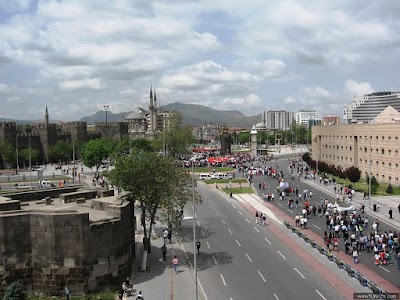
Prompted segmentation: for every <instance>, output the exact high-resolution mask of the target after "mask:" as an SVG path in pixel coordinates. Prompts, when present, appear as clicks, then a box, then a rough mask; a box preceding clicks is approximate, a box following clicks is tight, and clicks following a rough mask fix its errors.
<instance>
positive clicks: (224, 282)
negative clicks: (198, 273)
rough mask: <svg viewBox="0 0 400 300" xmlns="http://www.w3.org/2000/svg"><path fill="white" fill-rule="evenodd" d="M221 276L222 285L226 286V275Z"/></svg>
mask: <svg viewBox="0 0 400 300" xmlns="http://www.w3.org/2000/svg"><path fill="white" fill-rule="evenodd" d="M219 275H220V276H221V279H222V283H223V284H224V285H226V281H225V278H224V275H222V274H219Z"/></svg>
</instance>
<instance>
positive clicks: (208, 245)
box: [206, 241, 211, 249]
mask: <svg viewBox="0 0 400 300" xmlns="http://www.w3.org/2000/svg"><path fill="white" fill-rule="evenodd" d="M206 244H207V247H208V249H211V247H210V244H209V243H208V242H207V241H206Z"/></svg>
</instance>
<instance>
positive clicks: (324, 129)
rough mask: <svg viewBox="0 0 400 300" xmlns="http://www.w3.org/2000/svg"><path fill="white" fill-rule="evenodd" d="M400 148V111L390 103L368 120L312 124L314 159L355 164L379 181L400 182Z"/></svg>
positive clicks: (364, 173) (342, 165)
mask: <svg viewBox="0 0 400 300" xmlns="http://www.w3.org/2000/svg"><path fill="white" fill-rule="evenodd" d="M370 149H371V151H370ZM399 152H400V113H399V112H398V111H397V110H396V109H394V108H392V107H391V106H389V107H387V108H386V109H385V110H384V111H383V112H381V113H380V114H379V115H378V116H377V117H376V118H375V119H374V120H373V121H372V122H371V123H368V124H351V125H333V126H314V127H313V128H312V158H313V159H314V160H317V159H319V161H324V162H326V163H327V164H334V165H336V166H341V167H343V168H344V169H346V168H348V167H350V166H355V167H357V168H359V169H360V171H361V174H362V176H365V175H367V174H368V173H369V172H370V170H371V173H372V174H373V175H374V176H375V177H376V179H377V180H378V181H379V182H387V183H391V184H393V185H400V169H399V166H400V155H399ZM370 161H371V163H370Z"/></svg>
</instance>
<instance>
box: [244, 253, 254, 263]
mask: <svg viewBox="0 0 400 300" xmlns="http://www.w3.org/2000/svg"><path fill="white" fill-rule="evenodd" d="M245 255H246V256H247V259H248V260H249V261H250V262H253V261H252V260H251V258H250V256H249V255H248V254H247V253H245Z"/></svg>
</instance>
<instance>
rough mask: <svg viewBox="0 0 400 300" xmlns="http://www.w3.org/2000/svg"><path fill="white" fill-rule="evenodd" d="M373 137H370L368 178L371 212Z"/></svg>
mask: <svg viewBox="0 0 400 300" xmlns="http://www.w3.org/2000/svg"><path fill="white" fill-rule="evenodd" d="M371 141H372V136H370V137H369V176H368V179H369V180H368V181H369V182H368V186H369V188H368V208H369V210H371V177H372V147H371Z"/></svg>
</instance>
